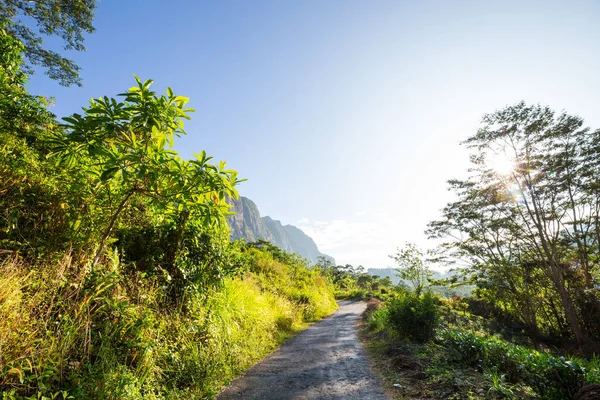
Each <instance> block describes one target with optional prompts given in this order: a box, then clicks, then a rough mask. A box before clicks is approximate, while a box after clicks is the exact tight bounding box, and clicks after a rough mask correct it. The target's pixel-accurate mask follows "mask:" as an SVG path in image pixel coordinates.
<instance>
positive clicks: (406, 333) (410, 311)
mask: <svg viewBox="0 0 600 400" xmlns="http://www.w3.org/2000/svg"><path fill="white" fill-rule="evenodd" d="M387 317H388V323H389V325H390V326H391V327H392V328H393V329H395V330H396V331H397V332H398V333H400V335H402V336H403V337H406V338H408V339H411V340H415V341H417V342H427V341H428V340H430V339H432V338H433V337H434V335H435V329H436V328H437V326H438V325H439V322H440V311H439V309H438V304H437V299H436V298H435V296H433V295H432V294H431V293H425V294H424V295H423V296H419V295H418V294H416V293H415V294H413V293H403V294H401V295H400V296H397V297H395V298H393V299H392V300H391V301H390V302H389V304H388V306H387Z"/></svg>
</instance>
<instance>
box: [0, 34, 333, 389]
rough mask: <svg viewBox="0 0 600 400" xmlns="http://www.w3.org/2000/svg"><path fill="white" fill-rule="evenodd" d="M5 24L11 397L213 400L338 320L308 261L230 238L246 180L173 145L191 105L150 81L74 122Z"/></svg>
mask: <svg viewBox="0 0 600 400" xmlns="http://www.w3.org/2000/svg"><path fill="white" fill-rule="evenodd" d="M23 50H24V47H23V45H22V44H21V43H20V42H19V41H18V40H16V39H15V38H14V37H13V36H11V35H9V34H8V33H6V32H5V31H2V30H0V177H1V179H0V392H1V393H2V396H1V397H2V398H3V399H23V398H26V399H55V398H56V399H63V398H77V399H85V398H90V399H92V398H93V399H97V398H106V399H123V398H127V399H136V398H140V399H141V398H144V399H153V398H154V399H163V398H172V399H177V398H207V397H212V396H214V395H215V394H216V393H218V390H219V388H220V387H221V386H222V385H223V384H226V383H227V382H228V381H229V380H230V379H232V378H234V377H235V376H236V375H238V374H239V373H241V372H242V371H243V370H244V369H245V368H248V367H249V366H250V365H252V364H253V363H254V362H256V361H257V360H259V359H260V358H262V357H263V356H264V355H266V354H267V353H268V352H269V351H271V350H272V349H273V348H274V347H275V346H277V345H278V344H279V343H280V342H281V341H282V340H283V339H284V338H285V337H287V336H289V335H291V334H293V333H294V332H296V331H298V330H299V329H302V328H303V327H304V326H305V325H306V323H307V322H308V321H314V320H316V319H319V318H321V317H322V316H324V315H326V314H328V313H331V312H332V311H333V310H334V309H335V308H336V304H335V300H334V296H333V287H332V285H331V283H330V281H329V280H328V279H327V278H326V277H325V276H324V275H322V274H321V273H320V271H319V270H318V269H309V268H308V264H307V263H306V261H305V260H303V259H301V258H299V257H297V256H293V255H289V254H286V253H283V252H281V251H279V250H278V249H276V248H272V247H267V248H263V247H260V246H258V247H260V248H256V247H257V246H252V245H245V244H243V243H239V242H230V241H229V229H228V227H227V224H226V217H227V215H228V209H229V206H228V205H227V203H226V198H227V197H236V196H237V192H236V185H237V184H238V183H239V182H240V180H239V179H238V178H237V173H236V172H235V171H232V170H228V169H227V168H226V166H225V163H223V162H221V163H212V162H211V158H210V157H209V156H207V155H206V154H205V153H204V152H201V153H199V154H198V155H196V158H195V159H193V160H183V159H182V158H180V157H179V156H178V154H177V152H175V151H174V150H173V149H172V145H173V141H174V139H175V138H177V137H178V136H180V135H183V134H185V131H184V124H183V121H184V120H185V119H187V118H188V114H189V112H191V111H192V110H191V109H188V108H186V103H187V99H186V98H184V97H182V96H177V95H175V94H174V93H173V92H172V91H171V90H170V89H168V90H167V93H166V94H165V95H158V94H157V93H155V92H154V91H152V90H151V84H152V81H141V80H139V79H137V78H136V84H135V86H133V87H132V88H130V89H129V90H127V91H126V92H124V93H122V94H120V95H118V97H117V98H108V97H103V98H99V99H95V100H92V101H91V102H90V104H89V106H88V107H86V108H84V109H83V112H82V113H81V114H75V115H72V116H71V117H68V118H65V119H64V121H63V122H59V121H57V120H56V118H55V116H54V115H52V114H51V113H50V112H49V111H48V110H47V107H46V106H47V100H46V99H44V98H41V97H38V96H34V95H31V94H30V93H28V91H27V89H26V87H25V84H26V81H27V76H26V74H25V73H24V72H23V70H22V61H23V60H22V52H23Z"/></svg>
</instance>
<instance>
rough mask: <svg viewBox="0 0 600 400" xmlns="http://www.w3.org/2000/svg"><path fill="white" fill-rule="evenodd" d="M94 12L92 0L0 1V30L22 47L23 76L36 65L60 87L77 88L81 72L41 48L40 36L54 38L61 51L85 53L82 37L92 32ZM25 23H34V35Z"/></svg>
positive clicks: (64, 60) (54, 53) (41, 37)
mask: <svg viewBox="0 0 600 400" xmlns="http://www.w3.org/2000/svg"><path fill="white" fill-rule="evenodd" d="M95 8H96V0H0V27H4V29H6V30H7V31H8V33H9V34H10V35H11V36H13V37H14V38H16V39H17V40H19V41H21V42H22V43H23V44H24V54H25V58H26V59H27V61H28V62H27V64H26V68H25V72H27V73H31V72H32V71H33V70H32V65H38V66H42V67H44V68H46V74H47V75H48V76H49V77H50V78H52V79H56V80H57V81H59V82H60V83H61V84H62V85H65V86H70V85H72V84H76V85H79V86H81V78H80V77H79V71H80V69H81V68H80V67H79V66H77V65H76V64H75V63H74V62H73V61H71V60H69V59H67V58H65V57H63V56H62V55H60V54H59V53H57V52H55V51H52V50H48V49H46V48H44V47H43V46H42V44H43V42H44V36H58V37H60V38H61V39H62V40H63V42H64V49H65V50H76V51H83V50H85V47H84V45H83V42H84V36H83V35H84V34H85V33H92V32H94V27H93V25H92V20H93V18H94V10H95ZM27 19H32V20H33V21H35V23H36V24H37V32H36V31H35V30H34V29H32V28H31V27H30V25H31V24H28V23H27V22H26V20H27Z"/></svg>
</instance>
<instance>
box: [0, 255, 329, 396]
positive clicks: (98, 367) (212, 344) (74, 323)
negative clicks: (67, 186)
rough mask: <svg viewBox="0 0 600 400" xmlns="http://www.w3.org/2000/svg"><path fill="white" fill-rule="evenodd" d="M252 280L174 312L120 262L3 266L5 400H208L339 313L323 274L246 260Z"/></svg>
mask: <svg viewBox="0 0 600 400" xmlns="http://www.w3.org/2000/svg"><path fill="white" fill-rule="evenodd" d="M243 257H244V260H245V263H246V272H243V273H241V274H240V275H239V276H237V277H230V278H226V279H224V281H223V283H222V284H221V285H220V286H219V287H218V288H214V289H211V290H210V291H203V292H196V293H192V294H190V295H189V297H188V298H186V300H185V302H182V303H177V304H173V303H171V302H170V301H169V298H168V296H167V293H165V290H164V288H163V287H162V286H161V283H160V280H157V279H152V278H149V277H147V276H145V275H144V274H142V273H140V272H128V273H125V272H124V271H125V269H124V268H123V266H121V265H120V263H119V258H118V257H117V255H116V254H114V255H113V257H112V260H109V261H108V262H106V263H104V265H100V266H96V268H95V269H94V272H93V273H92V272H91V271H90V270H89V269H88V268H86V266H85V265H81V264H79V263H78V261H77V260H76V257H75V256H72V255H67V256H64V257H63V258H62V259H61V260H59V261H56V262H48V263H43V264H38V265H31V264H30V263H26V262H24V261H22V260H20V259H18V258H13V259H11V260H8V261H5V262H3V263H2V264H0V391H1V392H2V396H1V397H0V398H2V399H38V398H39V399H42V398H48V399H54V398H56V399H63V398H65V399H66V398H76V399H125V398H126V399H180V398H190V399H195V398H197V399H200V398H211V397H213V396H214V395H216V394H217V393H218V392H219V390H220V388H221V387H222V386H223V385H225V384H227V383H228V382H229V381H230V380H231V379H233V378H235V377H236V376H238V375H239V374H240V373H241V372H243V371H244V370H245V369H247V368H249V367H250V366H251V365H253V364H254V363H255V362H256V361H258V360H259V359H261V358H262V357H264V356H265V355H266V354H268V353H269V352H271V351H272V350H273V349H274V348H275V347H277V346H278V345H279V344H280V343H281V342H282V341H283V340H284V339H286V338H287V337H289V336H291V335H293V334H294V333H296V332H298V331H299V330H301V329H303V328H304V327H306V325H307V324H308V323H309V322H311V321H315V320H318V319H319V318H321V317H323V316H325V315H327V314H329V313H331V312H333V311H334V310H335V308H336V303H335V300H334V297H333V288H332V286H331V284H330V283H328V281H327V280H326V279H324V278H323V277H322V276H321V275H320V274H319V272H318V271H317V270H310V269H308V268H307V267H306V266H305V265H302V264H301V263H296V264H293V265H290V264H285V263H282V262H280V261H278V260H275V259H273V256H272V255H271V254H269V253H268V252H263V251H260V250H256V249H248V250H247V251H246V252H245V254H244V255H243Z"/></svg>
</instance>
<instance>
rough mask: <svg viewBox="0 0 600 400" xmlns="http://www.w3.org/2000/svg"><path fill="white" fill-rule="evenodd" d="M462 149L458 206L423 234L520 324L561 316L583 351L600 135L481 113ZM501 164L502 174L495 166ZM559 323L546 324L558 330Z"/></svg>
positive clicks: (528, 115) (565, 118) (592, 317)
mask: <svg viewBox="0 0 600 400" xmlns="http://www.w3.org/2000/svg"><path fill="white" fill-rule="evenodd" d="M483 123H484V126H483V127H482V128H481V129H480V130H479V131H478V132H477V134H476V135H474V136H472V137H471V138H469V139H468V140H467V141H465V145H466V146H467V147H468V148H469V149H471V150H473V151H474V153H473V154H472V156H471V160H472V163H473V168H471V169H470V172H471V174H470V177H469V178H468V179H466V180H453V181H450V186H451V189H452V190H453V191H454V192H455V193H456V194H457V195H458V197H459V200H458V201H456V202H453V203H451V204H449V205H448V206H447V207H446V208H445V209H444V219H442V220H440V221H435V222H433V223H431V224H430V230H429V232H430V234H431V235H432V236H434V237H446V238H450V239H451V240H450V241H449V242H448V243H446V245H445V247H446V248H447V249H449V250H450V251H451V252H452V254H453V257H457V258H462V259H465V260H466V261H467V262H468V263H469V264H470V265H471V268H472V271H473V272H474V277H475V278H476V280H477V282H478V284H479V285H480V286H482V287H484V288H486V293H487V294H488V295H493V296H501V297H504V299H505V301H508V302H512V303H513V306H512V308H513V309H514V310H520V311H519V312H520V313H522V318H523V319H524V320H525V322H526V323H527V324H528V325H530V326H532V327H536V326H537V324H538V321H537V319H539V318H544V319H546V320H549V318H548V317H547V316H545V315H544V314H547V312H546V311H547V310H552V312H554V311H556V303H555V299H556V300H557V302H558V304H559V305H560V306H559V308H560V310H559V313H560V314H562V315H564V318H565V319H566V321H567V323H568V326H569V329H570V331H571V333H572V334H573V335H574V336H575V337H576V338H577V340H578V341H579V342H580V343H582V342H585V341H586V338H587V336H588V333H589V332H588V331H589V328H590V327H592V329H597V328H594V327H593V326H594V321H596V320H597V316H598V310H599V308H598V302H597V299H596V294H595V292H596V289H595V283H594V280H593V270H594V268H596V266H597V260H598V254H599V253H598V249H599V244H600V240H599V239H600V236H599V235H598V230H599V229H600V224H599V223H598V210H599V207H600V202H599V201H598V200H599V197H598V182H599V181H598V177H599V176H600V175H599V174H598V161H597V160H598V156H599V155H600V152H599V148H598V145H597V142H598V131H596V132H592V131H591V130H590V129H588V128H584V127H583V120H582V119H581V118H579V117H576V116H572V115H568V114H566V113H562V114H560V115H557V114H556V113H554V112H553V111H552V110H550V109H549V108H548V107H541V106H539V105H538V106H528V105H526V104H525V103H519V104H517V105H515V106H510V107H507V108H505V109H503V110H500V111H497V112H495V113H493V114H488V115H485V116H484V118H483ZM498 157H501V158H504V159H505V161H506V162H508V163H509V164H510V165H511V168H510V169H507V170H501V169H499V168H497V167H496V166H495V164H497V163H495V162H494V159H497V158H498ZM561 318H562V317H561V315H556V316H555V317H553V318H551V319H554V320H555V321H557V325H560V320H561Z"/></svg>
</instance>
